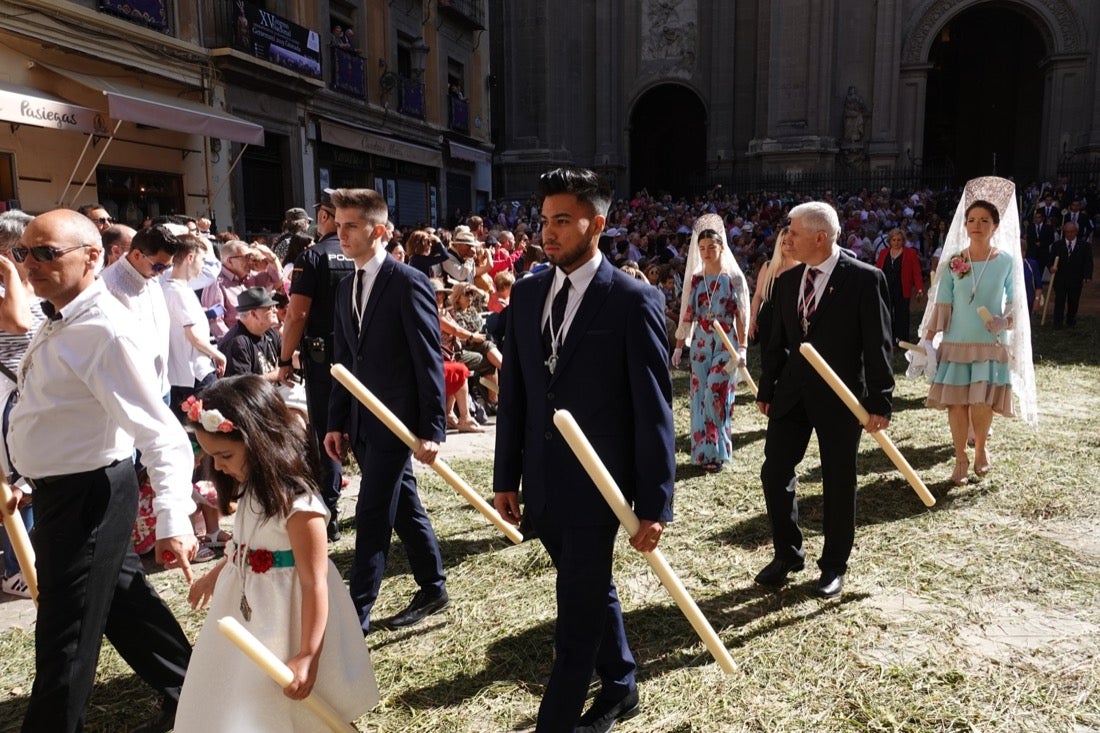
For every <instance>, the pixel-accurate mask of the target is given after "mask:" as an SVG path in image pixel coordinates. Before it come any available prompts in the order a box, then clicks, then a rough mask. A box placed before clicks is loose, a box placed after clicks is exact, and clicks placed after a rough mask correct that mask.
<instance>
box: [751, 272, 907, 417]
mask: <svg viewBox="0 0 1100 733" xmlns="http://www.w3.org/2000/svg"><path fill="white" fill-rule="evenodd" d="M805 272H806V266H805V265H800V266H798V267H794V268H792V269H790V270H788V271H787V272H785V273H783V274H782V275H780V276H779V279H778V280H776V282H775V293H774V297H773V302H774V303H775V309H776V310H775V325H774V326H773V327H772V333H771V338H770V339H769V340H768V343H767V344H765V345H762V346H763V349H762V351H761V366H762V370H763V371H762V374H761V375H760V393H759V394H758V395H757V397H756V399H757V400H758V401H760V402H766V403H769V405H770V407H769V410H768V417H781V416H782V415H783V414H785V413H786V412H787V411H788V410H790V409H791V408H792V407H794V406H795V405H796V404H797V403H798V401H799V400H807V401H812V402H814V403H817V404H830V403H835V404H834V405H833V407H832V408H830V412H831V410H832V409H835V412H836V416H837V419H838V420H845V421H847V420H853V421H854V420H855V417H853V416H852V413H851V412H850V411H849V410H848V408H847V407H846V406H845V405H844V403H843V402H841V400H840V398H839V397H837V396H836V394H835V393H834V392H833V390H832V388H830V387H829V385H828V384H826V383H825V380H824V379H822V378H821V377H820V376H818V374H817V372H816V371H814V368H813V367H812V366H811V365H810V363H809V362H808V361H806V358H805V357H804V356H802V354H801V353H800V352H799V351H798V347H799V345H800V344H801V343H802V342H803V341H808V342H810V343H811V344H813V347H814V348H815V349H817V351H818V353H819V354H821V356H822V358H823V359H825V361H826V362H827V363H828V364H829V366H831V367H832V368H833V371H835V372H836V373H837V376H839V377H840V378H841V380H842V381H843V382H844V383H845V384H846V385H847V386H848V388H849V389H850V390H852V392H853V393H854V394H855V395H856V397H858V398H859V401H860V403H861V404H862V405H863V406H864V407H865V408H867V411H868V412H869V413H871V414H872V415H882V416H883V417H887V418H888V417H890V412H891V409H890V405H891V400H890V398H891V395H892V394H893V391H894V375H893V371H892V368H891V364H890V342H891V338H892V337H891V335H890V312H889V307H888V306H887V303H889V302H890V298H889V294H888V292H887V288H886V278H885V277H884V276H883V274H882V271H881V270H879V269H878V268H875V267H871V266H870V265H868V264H865V263H863V262H860V261H859V260H856V259H854V258H852V257H849V256H848V255H846V254H844V253H843V252H841V253H840V259H839V260H838V261H837V263H836V267H835V268H834V269H833V272H832V274H831V275H830V276H829V282H828V284H827V285H826V286H825V292H824V293H822V295H821V299H820V301H819V302H818V305H817V308H816V309H815V310H814V313H813V315H812V316H811V317H810V321H809V329H808V331H807V333H806V336H805V337H803V336H802V322H801V319H800V318H799V315H798V289H799V285H800V283H801V281H802V279H803V278H805Z"/></svg>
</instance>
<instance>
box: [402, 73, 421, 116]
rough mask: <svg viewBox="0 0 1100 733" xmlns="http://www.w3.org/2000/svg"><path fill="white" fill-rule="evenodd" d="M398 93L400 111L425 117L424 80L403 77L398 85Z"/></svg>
mask: <svg viewBox="0 0 1100 733" xmlns="http://www.w3.org/2000/svg"><path fill="white" fill-rule="evenodd" d="M397 94H398V97H397V111H398V112H400V113H401V114H405V115H409V116H410V117H416V118H419V119H421V120H422V119H424V82H422V81H420V80H419V79H405V78H403V79H401V83H400V84H398V86H397Z"/></svg>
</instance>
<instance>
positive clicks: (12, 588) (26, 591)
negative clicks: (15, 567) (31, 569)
mask: <svg viewBox="0 0 1100 733" xmlns="http://www.w3.org/2000/svg"><path fill="white" fill-rule="evenodd" d="M0 588H3V589H4V592H5V593H7V594H8V595H11V596H19V597H20V598H30V597H31V589H30V586H28V585H27V581H25V580H23V573H16V574H15V575H9V576H8V577H6V578H4V580H3V582H0Z"/></svg>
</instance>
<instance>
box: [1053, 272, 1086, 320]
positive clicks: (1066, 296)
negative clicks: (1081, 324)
mask: <svg viewBox="0 0 1100 733" xmlns="http://www.w3.org/2000/svg"><path fill="white" fill-rule="evenodd" d="M1083 289H1084V285H1083V283H1082V282H1081V281H1080V280H1073V281H1069V282H1058V280H1057V279H1055V280H1054V325H1055V326H1061V325H1062V321H1063V320H1064V321H1065V323H1066V325H1068V326H1076V325H1077V308H1078V306H1079V305H1080V304H1081V291H1082V290H1083Z"/></svg>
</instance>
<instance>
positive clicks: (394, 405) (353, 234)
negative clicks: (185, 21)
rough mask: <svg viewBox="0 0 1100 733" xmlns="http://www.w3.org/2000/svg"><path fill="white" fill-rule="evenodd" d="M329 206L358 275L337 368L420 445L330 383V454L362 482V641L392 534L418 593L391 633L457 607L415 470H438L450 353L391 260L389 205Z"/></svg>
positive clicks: (357, 574)
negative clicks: (349, 463)
mask: <svg viewBox="0 0 1100 733" xmlns="http://www.w3.org/2000/svg"><path fill="white" fill-rule="evenodd" d="M331 196H332V203H333V208H334V209H335V212H336V229H337V232H338V233H339V236H340V247H341V249H342V250H343V252H344V255H345V256H347V257H350V258H351V259H353V260H354V261H355V267H356V270H355V272H354V273H353V274H352V276H350V277H346V278H344V279H343V280H342V281H340V284H339V285H338V286H337V288H336V300H335V303H336V305H335V309H336V310H335V316H336V318H335V324H334V332H333V352H334V360H335V363H337V364H342V365H344V366H345V367H347V369H348V370H349V371H351V372H352V373H353V374H354V375H355V376H356V378H358V379H359V381H361V382H362V383H363V384H364V385H365V386H366V387H367V389H369V390H370V391H371V392H372V393H374V395H375V396H376V397H377V398H378V399H379V400H381V401H382V402H383V403H384V404H385V405H386V406H387V407H389V408H390V410H392V411H393V413H394V414H395V415H397V417H398V418H399V419H400V420H401V422H403V423H404V424H405V425H406V427H408V428H409V430H411V431H412V432H413V434H414V435H416V436H417V437H419V439H420V444H419V447H418V448H417V450H416V451H415V453H413V452H411V451H410V450H409V448H408V446H406V445H405V444H404V443H403V442H401V439H400V438H398V437H397V436H396V435H394V434H393V433H392V432H391V431H390V430H389V428H387V427H386V426H385V425H384V424H383V423H382V422H381V421H380V420H378V419H377V418H376V417H375V416H374V415H373V414H372V413H371V412H370V411H369V410H367V408H365V407H363V406H362V405H361V404H360V403H359V402H358V400H356V399H355V398H354V397H352V396H351V394H349V393H348V391H347V390H346V389H344V387H343V386H342V385H341V384H339V383H338V382H334V383H333V386H332V397H331V400H330V403H329V419H328V430H329V432H328V433H327V434H326V435H325V450H326V451H327V452H328V454H329V457H331V458H332V459H333V460H334V461H342V460H343V458H344V455H345V454H346V453H347V450H348V448H349V447H350V448H351V451H352V453H354V454H355V460H356V461H357V462H358V463H359V470H360V471H361V473H362V476H363V477H362V480H361V481H360V484H359V500H358V502H357V503H356V506H355V558H354V559H353V560H352V564H351V577H350V578H349V586H350V591H351V597H352V600H353V601H354V603H355V607H356V609H357V610H358V611H359V622H360V625H361V626H362V627H363V633H364V634H365V633H367V631H368V630H369V629H370V611H371V608H372V607H373V606H374V602H375V600H377V598H378V589H379V587H380V586H381V584H382V573H383V572H384V571H385V569H386V555H387V554H388V553H389V549H390V536H391V535H392V534H393V532H395V531H396V532H397V536H398V537H400V538H401V542H402V544H403V546H404V548H405V552H406V553H407V554H408V556H409V566H410V567H411V569H412V574H413V578H414V579H415V580H416V583H417V585H418V586H419V587H420V590H419V591H417V593H416V595H414V596H413V599H412V602H411V603H409V605H408V607H407V608H405V609H404V610H403V611H401V613H399V614H398V615H397V616H394V617H393V618H391V619H389V620H388V621H387V625H388V626H390V627H402V626H412V625H413V624H415V623H419V622H420V621H421V620H422V619H423V618H424V617H425V616H428V615H429V614H432V613H436V612H438V611H441V610H443V609H444V608H446V607H447V605H449V603H450V601H449V599H448V597H447V590H446V587H445V579H446V578H445V576H444V574H443V559H442V557H441V555H440V552H439V543H438V542H437V541H436V537H435V532H434V531H433V530H432V525H431V522H430V521H429V520H428V515H427V513H426V512H425V511H424V507H423V506H422V505H421V503H420V497H419V496H418V494H417V491H416V479H415V478H414V477H413V472H412V460H411V458H412V457H413V456H415V458H416V460H418V461H421V462H422V463H431V462H432V461H434V460H435V458H436V455H437V454H438V453H439V444H440V443H441V442H442V441H443V438H444V435H445V433H446V421H445V420H444V417H443V415H444V409H443V401H444V392H443V348H442V346H441V345H440V332H439V315H438V313H437V311H436V307H435V295H434V294H433V293H432V288H431V285H430V284H429V282H428V278H427V277H426V276H425V275H424V274H423V273H421V272H419V271H417V270H414V269H412V268H411V267H407V266H405V265H403V264H401V263H399V262H398V261H397V260H395V259H394V258H392V257H390V256H389V254H388V253H387V252H386V247H385V245H386V221H387V220H388V218H389V214H388V211H387V209H386V200H385V199H383V198H382V197H381V196H380V195H379V194H378V193H377V192H375V191H372V190H370V189H347V188H342V189H336V190H335V191H333V192H332V193H331Z"/></svg>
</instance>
